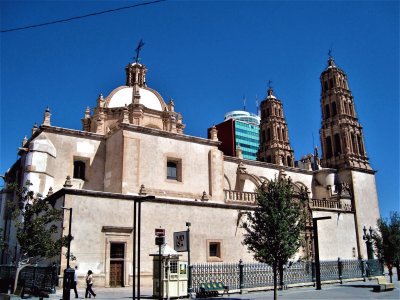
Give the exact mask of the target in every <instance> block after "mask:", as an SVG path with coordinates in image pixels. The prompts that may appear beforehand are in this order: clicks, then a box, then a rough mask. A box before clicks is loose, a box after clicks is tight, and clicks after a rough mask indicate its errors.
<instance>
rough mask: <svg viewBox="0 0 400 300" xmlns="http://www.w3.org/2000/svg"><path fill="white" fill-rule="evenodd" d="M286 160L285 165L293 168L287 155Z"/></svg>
mask: <svg viewBox="0 0 400 300" xmlns="http://www.w3.org/2000/svg"><path fill="white" fill-rule="evenodd" d="M286 160H287V165H288V166H289V167H293V166H292V159H291V157H290V156H289V155H288V156H287V158H286Z"/></svg>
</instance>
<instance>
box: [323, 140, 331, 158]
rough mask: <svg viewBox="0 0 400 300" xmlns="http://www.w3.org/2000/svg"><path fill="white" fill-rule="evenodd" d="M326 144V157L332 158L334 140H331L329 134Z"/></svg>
mask: <svg viewBox="0 0 400 300" xmlns="http://www.w3.org/2000/svg"><path fill="white" fill-rule="evenodd" d="M325 144H326V158H331V157H332V141H331V137H330V136H328V137H327V138H326V139H325Z"/></svg>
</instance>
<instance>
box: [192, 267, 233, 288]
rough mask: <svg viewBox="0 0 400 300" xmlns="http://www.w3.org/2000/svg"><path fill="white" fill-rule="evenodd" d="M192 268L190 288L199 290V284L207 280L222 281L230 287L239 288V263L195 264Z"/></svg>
mask: <svg viewBox="0 0 400 300" xmlns="http://www.w3.org/2000/svg"><path fill="white" fill-rule="evenodd" d="M191 270H192V288H193V289H194V291H195V292H199V291H200V284H201V283H207V282H223V283H224V284H225V285H228V286H229V288H230V289H238V288H239V265H238V264H236V263H207V264H195V265H193V266H192V267H191Z"/></svg>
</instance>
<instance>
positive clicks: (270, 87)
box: [268, 80, 272, 89]
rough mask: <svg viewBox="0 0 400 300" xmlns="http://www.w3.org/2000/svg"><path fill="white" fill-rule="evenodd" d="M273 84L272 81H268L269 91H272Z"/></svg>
mask: <svg viewBox="0 0 400 300" xmlns="http://www.w3.org/2000/svg"><path fill="white" fill-rule="evenodd" d="M271 83H272V81H271V80H268V88H269V89H272V84H271Z"/></svg>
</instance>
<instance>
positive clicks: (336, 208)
mask: <svg viewBox="0 0 400 300" xmlns="http://www.w3.org/2000/svg"><path fill="white" fill-rule="evenodd" d="M154 69H156V68H155V67H154ZM125 70H126V83H125V84H124V85H121V86H119V87H117V88H115V89H114V90H113V91H112V92H111V93H110V94H109V95H108V96H106V97H103V96H102V95H100V96H99V97H98V99H97V105H96V107H95V108H94V109H93V111H92V110H90V109H89V108H87V109H86V110H84V112H83V116H84V117H83V119H82V128H81V129H69V128H62V127H58V126H56V125H53V124H52V122H51V113H50V110H49V109H47V110H46V111H45V113H44V119H43V122H42V123H41V125H40V126H39V127H38V126H34V127H33V129H32V135H31V136H30V137H29V138H28V139H26V140H24V141H23V146H22V148H20V150H19V152H18V155H19V158H18V160H17V161H16V162H15V163H14V165H13V166H11V167H10V169H9V171H8V172H7V173H6V174H5V181H6V183H15V182H16V183H19V184H21V185H22V184H24V183H25V182H26V181H28V180H29V181H30V182H31V184H32V186H31V187H32V190H33V191H35V192H40V193H42V194H43V195H47V197H49V199H50V200H52V201H54V203H55V205H56V206H57V207H61V206H62V207H66V208H73V222H72V223H71V224H69V215H68V214H69V212H68V211H66V210H64V214H65V215H64V219H63V221H62V224H60V226H59V229H60V231H61V232H62V233H63V234H64V235H67V233H68V228H69V226H71V232H72V235H73V236H74V239H73V240H72V243H71V251H72V253H73V254H74V256H75V257H76V261H74V262H73V266H74V265H77V266H78V275H79V281H80V284H81V285H84V275H85V273H86V272H87V270H89V269H90V270H92V271H93V272H94V276H95V282H96V285H97V286H115V285H122V286H129V285H131V284H132V282H133V281H132V277H133V274H134V270H133V264H132V261H133V249H134V246H133V212H134V201H135V200H137V199H139V198H140V199H141V198H142V197H143V196H144V195H152V196H154V199H151V200H148V201H146V202H143V203H142V205H141V236H142V239H141V246H140V249H141V257H140V259H141V275H142V283H143V284H148V285H151V278H152V275H153V266H152V258H151V256H150V254H152V253H154V252H155V251H156V246H155V244H154V229H155V228H160V227H161V228H163V229H165V232H166V242H167V243H168V244H169V245H171V246H172V245H173V244H174V240H173V233H174V232H179V231H183V230H186V226H185V224H186V222H190V223H191V228H190V233H191V237H190V240H191V263H205V262H209V263H214V262H235V263H237V262H238V261H239V260H240V259H242V260H243V261H245V262H250V261H253V260H254V259H253V256H252V254H251V253H249V252H248V251H247V249H246V247H245V246H243V244H242V241H243V234H244V231H243V229H242V228H241V226H240V224H241V221H242V220H243V216H244V215H245V214H244V213H243V212H246V211H251V210H253V209H254V205H255V197H256V194H255V190H256V189H257V188H258V187H260V186H261V185H262V184H263V183H264V182H266V181H268V180H271V179H273V178H275V177H279V176H288V177H290V178H291V179H292V182H293V191H294V195H295V197H299V196H300V195H304V192H305V191H307V193H306V195H307V201H306V202H305V204H306V205H305V207H304V209H305V210H306V211H307V213H308V215H309V217H310V218H311V217H325V216H330V217H331V219H330V220H325V221H324V222H321V223H320V224H319V226H318V232H319V247H320V258H321V259H331V260H337V258H338V257H340V258H341V259H357V258H366V257H367V252H366V247H365V242H364V241H363V238H362V236H363V227H364V226H366V227H367V228H369V227H370V226H372V227H374V226H375V224H376V220H377V219H378V218H379V216H380V215H379V208H378V196H377V191H376V183H375V172H374V171H373V170H371V168H370V166H369V161H368V158H367V157H366V155H365V148H364V146H363V140H364V136H363V133H362V131H361V125H360V124H359V122H358V119H357V117H356V114H355V108H354V101H353V97H352V96H351V93H350V90H349V88H348V83H347V77H346V75H345V73H344V72H343V71H342V70H340V69H339V68H337V67H336V66H335V65H334V63H333V59H331V58H330V59H329V62H328V67H327V68H325V70H324V71H323V72H322V75H321V85H322V93H321V107H322V109H323V111H322V127H321V141H322V144H323V145H322V152H323V153H322V159H321V165H320V164H319V158H318V155H315V156H316V157H314V158H313V159H312V161H311V159H310V161H309V162H308V158H307V157H304V160H303V161H302V166H305V167H304V168H299V167H295V166H294V163H293V150H292V148H291V147H290V144H289V140H288V128H287V124H286V122H285V119H284V115H283V109H282V104H281V102H280V101H279V100H278V99H277V98H276V97H275V96H274V95H273V91H272V90H271V89H269V90H268V94H267V95H266V99H265V101H263V103H262V105H261V109H262V110H261V121H260V124H261V131H260V137H261V139H260V151H259V153H258V156H259V159H260V160H259V161H255V160H250V159H244V158H245V156H244V150H246V147H244V146H243V145H244V142H243V141H246V142H247V140H246V139H244V138H243V137H248V138H249V140H250V139H252V138H253V135H252V134H250V133H249V132H250V131H245V129H246V130H247V129H249V128H251V127H246V126H247V125H249V126H250V125H251V126H257V125H258V124H251V123H249V121H248V120H247V121H246V122H244V121H243V119H241V120H239V119H238V117H240V116H234V114H235V113H232V116H231V117H229V118H228V120H226V121H225V122H226V124H230V125H229V126H233V125H232V124H233V123H234V124H235V127H234V128H236V129H240V130H243V132H242V131H240V130H236V131H233V130H231V131H230V132H231V133H232V139H233V138H235V139H236V140H235V145H234V147H236V149H235V148H233V149H231V152H229V153H228V152H225V151H224V150H222V151H221V150H220V147H221V144H222V143H221V139H222V136H223V135H224V129H223V128H222V127H221V126H220V127H219V128H220V130H218V128H217V126H213V127H212V128H210V130H209V138H208V139H204V138H199V137H195V136H189V135H187V134H185V133H184V128H185V125H184V124H183V122H182V120H183V119H182V115H181V114H180V113H178V112H176V111H175V104H174V102H173V101H172V100H170V101H169V102H168V103H166V102H165V101H164V99H163V97H162V96H161V95H160V94H159V93H158V92H157V91H156V90H154V89H152V88H150V87H149V86H148V83H147V82H146V79H145V75H146V67H145V65H143V64H141V63H138V62H135V63H129V64H128V66H127V67H126V69H125ZM243 117H245V118H246V117H248V118H249V119H251V115H248V116H243ZM225 122H224V123H225ZM255 123H256V122H255ZM238 124H239V125H238ZM245 125H246V126H245ZM227 126H228V125H227ZM243 128H245V129H243ZM253 129H254V128H253ZM236 132H237V136H236ZM254 132H255V129H254ZM239 133H243V135H240V134H239ZM233 134H235V136H233ZM256 140H257V139H256V138H254V143H256ZM236 143H237V144H236ZM239 145H240V149H238V148H239ZM312 163H313V164H315V165H316V166H315V167H314V168H312V167H311V164H312ZM71 177H72V178H71ZM14 196H15V195H14V194H13V193H12V192H11V191H10V190H8V189H7V185H5V188H4V189H3V190H2V191H1V198H2V201H1V203H2V206H3V207H2V209H1V216H0V217H1V218H0V220H1V224H0V225H1V227H2V228H3V229H4V232H3V234H4V238H5V240H6V241H7V245H9V247H11V246H12V248H9V249H5V250H4V251H3V252H2V257H1V261H2V263H9V262H11V261H12V260H13V259H14V258H15V255H16V254H18V251H19V249H18V247H16V248H14V245H16V238H15V230H14V228H13V226H12V223H11V221H10V219H9V218H8V215H7V214H5V209H4V207H5V205H6V202H7V200H9V199H13V197H14ZM309 221H310V220H309ZM307 226H308V227H307V231H306V232H305V234H304V243H303V245H302V247H301V248H300V249H299V251H298V253H297V255H296V258H299V257H301V258H302V259H306V260H312V259H313V256H314V253H313V248H312V242H313V239H314V236H313V234H312V222H308V225H307ZM63 253H65V249H60V255H59V256H57V257H54V258H53V259H52V260H51V261H54V262H56V263H58V264H60V265H61V270H63V269H64V268H65V266H66V258H65V256H64V255H62V254H63ZM182 254H183V256H182V259H187V256H186V253H182Z"/></svg>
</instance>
